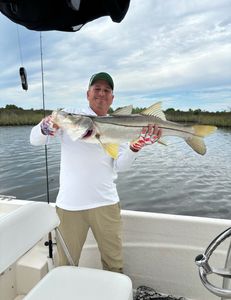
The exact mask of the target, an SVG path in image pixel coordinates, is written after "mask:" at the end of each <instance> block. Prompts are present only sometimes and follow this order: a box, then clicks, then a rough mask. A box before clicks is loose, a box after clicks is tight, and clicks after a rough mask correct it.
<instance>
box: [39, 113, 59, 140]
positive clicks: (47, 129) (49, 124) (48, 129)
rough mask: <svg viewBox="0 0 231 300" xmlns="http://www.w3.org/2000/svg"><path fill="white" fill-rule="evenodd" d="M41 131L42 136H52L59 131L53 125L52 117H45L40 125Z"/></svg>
mask: <svg viewBox="0 0 231 300" xmlns="http://www.w3.org/2000/svg"><path fill="white" fill-rule="evenodd" d="M40 126H41V131H42V134H44V135H51V136H54V135H55V134H56V132H57V130H58V129H59V127H58V125H56V124H54V122H53V118H52V116H51V115H50V116H47V117H45V118H44V119H43V120H42V122H41V124H40Z"/></svg>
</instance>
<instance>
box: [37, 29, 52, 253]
mask: <svg viewBox="0 0 231 300" xmlns="http://www.w3.org/2000/svg"><path fill="white" fill-rule="evenodd" d="M42 48H43V47H42V33H41V32H40V57H41V59H40V61H41V73H42V99H43V115H44V118H45V117H46V107H45V92H44V90H45V88H44V72H43V51H42ZM44 150H45V165H46V195H47V203H48V204H49V203H50V190H49V172H48V149H47V145H45V148H44ZM46 245H48V247H49V258H53V242H52V235H51V232H49V234H48V243H46Z"/></svg>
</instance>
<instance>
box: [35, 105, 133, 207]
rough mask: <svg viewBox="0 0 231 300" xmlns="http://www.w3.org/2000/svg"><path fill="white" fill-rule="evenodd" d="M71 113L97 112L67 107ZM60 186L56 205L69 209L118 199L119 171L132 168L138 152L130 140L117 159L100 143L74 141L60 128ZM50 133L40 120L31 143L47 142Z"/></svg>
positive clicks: (102, 203) (115, 201)
mask: <svg viewBox="0 0 231 300" xmlns="http://www.w3.org/2000/svg"><path fill="white" fill-rule="evenodd" d="M65 111H67V112H71V113H80V114H88V115H95V113H94V112H93V111H92V110H91V109H90V108H87V109H85V110H82V111H80V110H65ZM59 137H60V141H61V161H60V187H59V193H58V196H57V199H56V205H57V206H58V207H60V208H63V209H66V210H84V209H90V208H95V207H99V206H104V205H110V204H115V203H117V202H119V196H118V193H117V189H116V184H115V180H116V178H117V172H120V171H124V170H127V169H129V168H130V166H131V164H132V162H133V161H134V160H135V158H136V156H137V153H135V152H132V151H131V150H130V149H129V145H128V144H122V145H120V147H119V155H118V158H117V159H116V160H115V159H113V158H111V157H110V156H109V155H108V154H106V153H105V151H104V149H103V148H102V147H101V145H99V144H92V143H87V142H84V141H81V140H77V141H72V140H71V139H70V137H69V136H68V135H67V134H66V132H65V131H61V132H60V135H59ZM49 139H50V137H48V136H45V135H43V134H42V132H41V127H40V123H39V124H38V125H36V126H35V127H33V128H32V130H31V135H30V141H31V144H32V145H44V144H46V143H48V142H49Z"/></svg>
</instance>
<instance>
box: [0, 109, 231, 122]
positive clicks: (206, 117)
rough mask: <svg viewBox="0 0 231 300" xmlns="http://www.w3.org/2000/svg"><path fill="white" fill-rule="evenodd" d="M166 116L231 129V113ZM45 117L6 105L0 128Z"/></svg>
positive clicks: (169, 113) (0, 112) (176, 112)
mask: <svg viewBox="0 0 231 300" xmlns="http://www.w3.org/2000/svg"><path fill="white" fill-rule="evenodd" d="M144 109H145V108H139V107H136V108H134V109H133V113H140V112H141V111H142V110H144ZM110 112H113V110H112V109H110ZM50 113H51V111H49V110H47V111H46V112H45V115H49V114H50ZM165 114H166V118H167V120H169V121H173V122H181V123H197V124H207V125H215V126H218V127H231V111H229V112H226V111H223V112H208V111H201V110H200V109H196V110H192V109H190V110H189V111H180V110H175V109H174V108H169V109H167V110H166V111H165ZM43 117H44V112H43V110H34V109H28V110H24V109H22V108H21V107H17V106H16V105H13V104H10V105H6V107H5V108H0V126H15V125H35V124H38V123H39V122H40V121H41V119H42V118H43Z"/></svg>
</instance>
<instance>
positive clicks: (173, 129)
mask: <svg viewBox="0 0 231 300" xmlns="http://www.w3.org/2000/svg"><path fill="white" fill-rule="evenodd" d="M99 123H100V122H99ZM103 123H104V122H103ZM104 124H110V125H116V126H121V127H135V128H140V127H148V125H144V126H142V125H124V124H118V123H110V122H105V123H104ZM154 125H155V124H154ZM158 128H162V129H168V130H172V131H178V132H184V133H187V134H191V135H194V136H197V137H201V136H199V135H196V134H195V133H193V132H189V131H186V130H181V129H177V128H170V127H165V126H158Z"/></svg>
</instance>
